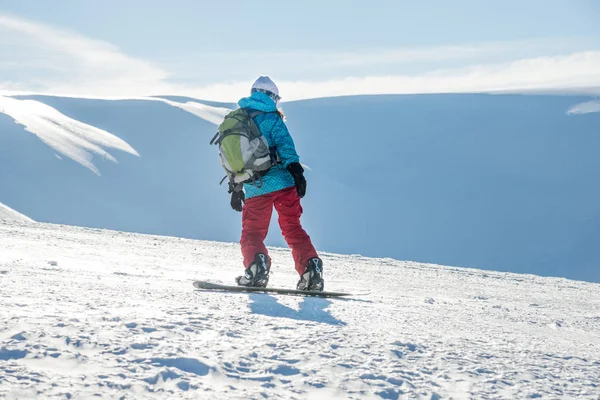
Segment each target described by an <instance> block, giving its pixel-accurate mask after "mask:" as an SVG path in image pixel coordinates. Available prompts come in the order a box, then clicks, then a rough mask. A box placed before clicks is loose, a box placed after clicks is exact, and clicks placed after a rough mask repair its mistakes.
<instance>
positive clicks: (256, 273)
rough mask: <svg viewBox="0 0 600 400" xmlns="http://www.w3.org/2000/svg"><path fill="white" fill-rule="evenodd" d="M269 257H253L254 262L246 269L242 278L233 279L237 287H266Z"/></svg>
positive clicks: (259, 255)
mask: <svg viewBox="0 0 600 400" xmlns="http://www.w3.org/2000/svg"><path fill="white" fill-rule="evenodd" d="M270 267H271V266H270V265H269V257H267V256H266V255H265V254H263V253H258V254H257V255H256V256H255V257H254V262H253V263H252V264H250V265H249V266H248V268H246V272H245V273H244V275H242V276H238V277H237V278H235V281H236V283H237V284H238V286H253V287H267V283H269V270H270Z"/></svg>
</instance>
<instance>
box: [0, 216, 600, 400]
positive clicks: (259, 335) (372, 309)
mask: <svg viewBox="0 0 600 400" xmlns="http://www.w3.org/2000/svg"><path fill="white" fill-rule="evenodd" d="M0 243H2V245H1V247H0V316H1V317H0V398H7V399H15V398H16V399H31V398H67V399H69V398H73V399H79V398H92V397H94V398H96V397H100V398H135V399H151V398H157V399H165V398H168V399H180V398H181V399H183V398H185V399H224V398H227V399H259V398H272V399H361V400H362V399H405V398H406V399H413V398H414V399H426V400H437V399H467V398H472V399H525V398H532V399H533V398H542V399H566V398H584V399H597V398H598V397H599V396H600V386H599V382H600V313H599V310H600V290H599V289H600V285H598V284H593V283H586V282H579V281H570V280H566V279H562V278H542V277H538V276H534V275H518V274H512V273H501V272H491V271H482V270H476V269H462V268H452V267H442V266H437V265H430V264H419V263H413V262H399V261H394V260H391V259H369V258H365V257H360V256H348V255H337V254H331V253H328V254H323V258H324V261H325V277H326V286H327V288H328V289H330V290H348V291H351V292H364V291H370V294H364V295H361V296H357V297H353V298H350V299H335V300H333V299H320V298H297V297H286V296H273V295H267V294H241V293H218V292H207V291H195V290H194V289H193V287H192V280H193V279H194V278H202V279H210V280H214V281H219V280H221V281H225V282H231V281H232V279H233V277H234V276H236V274H239V273H240V270H241V268H240V258H241V257H240V255H239V249H238V246H237V245H234V244H226V243H215V242H206V241H195V240H187V239H180V238H173V237H159V236H147V235H140V234H133V233H124V232H116V231H106V230H100V229H90V228H75V227H69V226H57V225H49V224H43V223H36V224H24V223H19V222H0ZM272 255H273V258H274V267H273V272H274V273H273V274H272V278H271V282H270V284H271V285H274V286H287V287H293V286H294V285H295V283H296V280H297V278H298V277H297V275H296V272H295V270H294V268H293V263H292V258H291V254H290V253H289V251H287V250H282V249H272ZM357 265H359V266H360V268H357V267H356V266H357Z"/></svg>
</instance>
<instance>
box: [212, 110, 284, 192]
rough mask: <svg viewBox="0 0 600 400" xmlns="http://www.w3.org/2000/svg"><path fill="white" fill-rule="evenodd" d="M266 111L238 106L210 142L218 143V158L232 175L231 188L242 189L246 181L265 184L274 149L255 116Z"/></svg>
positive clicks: (227, 116)
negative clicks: (263, 179) (262, 132)
mask: <svg viewBox="0 0 600 400" xmlns="http://www.w3.org/2000/svg"><path fill="white" fill-rule="evenodd" d="M262 113H263V111H257V110H250V109H246V108H239V109H237V110H235V111H232V112H230V113H229V114H227V115H226V116H225V120H224V121H223V122H222V123H221V125H219V130H218V132H217V134H216V135H215V137H214V138H213V139H212V140H211V141H210V144H211V145H212V144H215V145H217V146H219V158H220V160H221V165H222V166H223V168H224V169H225V172H226V173H227V175H226V176H225V178H223V179H222V180H221V183H223V181H224V180H225V179H227V178H229V191H230V192H231V191H234V190H235V191H239V190H242V187H243V184H244V183H254V184H255V185H257V186H259V187H260V186H261V185H262V176H264V175H265V174H266V173H267V172H268V171H269V170H270V169H271V167H272V166H273V165H274V157H273V155H274V154H273V153H276V152H275V151H273V149H270V148H269V144H268V143H267V140H266V139H265V137H264V136H263V135H262V134H261V133H260V130H259V129H258V126H257V125H256V123H255V122H254V117H256V116H257V115H259V114H262Z"/></svg>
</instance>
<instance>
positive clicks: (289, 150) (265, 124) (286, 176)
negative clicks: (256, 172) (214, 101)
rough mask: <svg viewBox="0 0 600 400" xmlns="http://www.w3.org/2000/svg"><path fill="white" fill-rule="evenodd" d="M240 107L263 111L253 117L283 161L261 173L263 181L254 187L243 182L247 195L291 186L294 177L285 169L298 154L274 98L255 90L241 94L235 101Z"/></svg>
mask: <svg viewBox="0 0 600 400" xmlns="http://www.w3.org/2000/svg"><path fill="white" fill-rule="evenodd" d="M238 105H239V106H240V108H251V109H253V110H259V111H264V112H265V113H264V114H259V115H257V116H256V117H254V122H256V125H257V126H258V129H259V130H260V132H261V133H262V135H263V136H264V137H265V139H267V143H269V147H273V146H274V147H276V148H277V153H279V157H280V159H281V162H282V164H279V165H275V166H273V167H272V168H271V169H270V170H269V172H267V174H266V175H265V176H263V178H262V179H263V184H262V186H261V187H257V186H256V185H254V184H251V183H246V184H244V191H245V192H246V198H247V199H249V198H252V197H256V196H261V195H263V194H268V193H272V192H276V191H278V190H282V189H286V188H289V187H292V186H294V185H295V184H294V178H292V175H291V174H290V173H289V172H288V170H287V169H286V168H287V166H288V165H290V164H291V163H294V162H299V160H300V158H299V157H298V154H297V153H296V146H294V140H293V139H292V136H291V135H290V132H289V131H288V129H287V126H285V122H283V119H282V118H281V116H280V115H279V114H278V113H277V106H276V105H275V102H274V101H273V99H271V98H270V97H269V96H268V95H267V94H265V93H261V92H254V93H252V95H251V96H250V97H244V98H243V99H241V100H240V101H239V102H238Z"/></svg>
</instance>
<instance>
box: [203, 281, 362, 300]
mask: <svg viewBox="0 0 600 400" xmlns="http://www.w3.org/2000/svg"><path fill="white" fill-rule="evenodd" d="M194 287H195V288H196V289H204V290H219V291H222V292H251V293H275V294H284V295H293V296H315V297H343V296H352V293H343V292H311V291H305V290H296V289H285V288H274V287H266V288H265V287H248V286H234V285H221V284H218V283H212V282H206V281H195V282H194Z"/></svg>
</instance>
